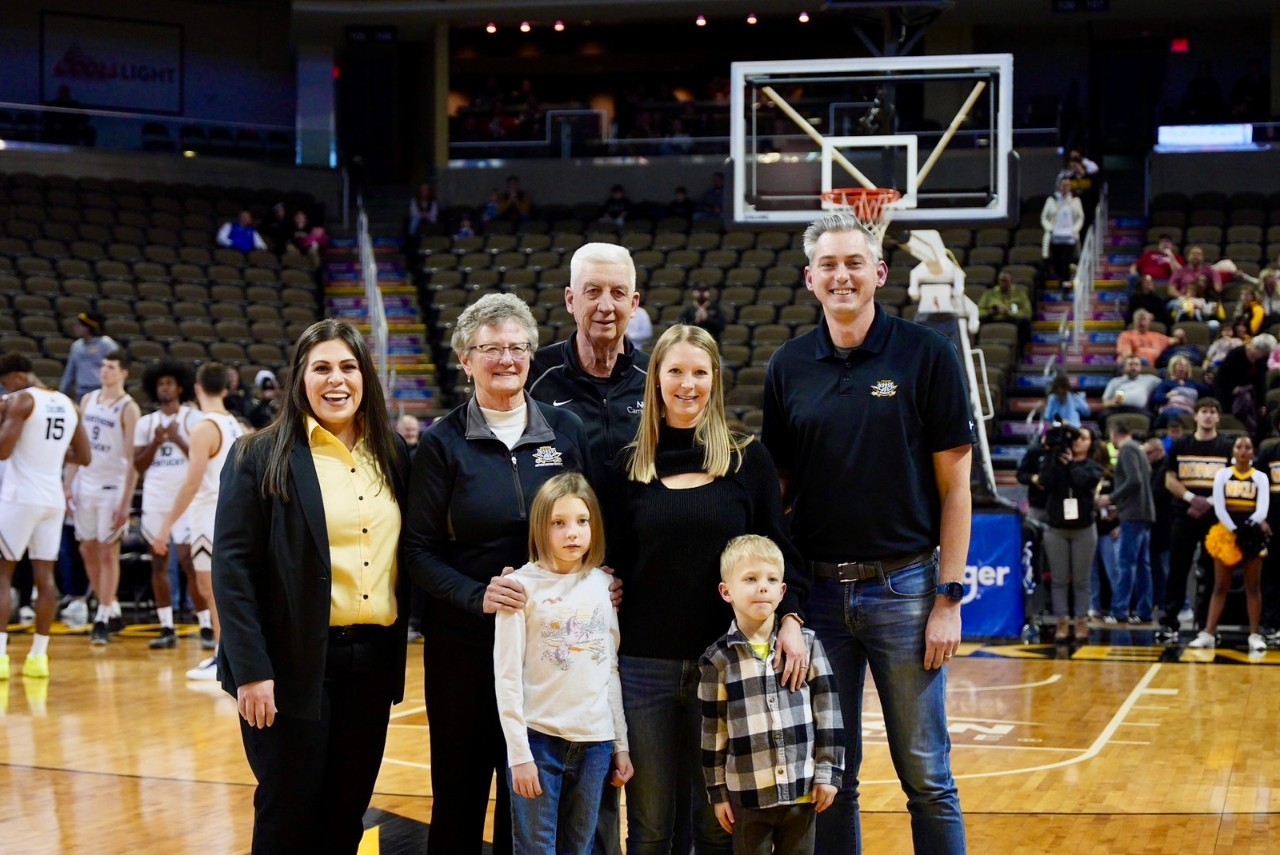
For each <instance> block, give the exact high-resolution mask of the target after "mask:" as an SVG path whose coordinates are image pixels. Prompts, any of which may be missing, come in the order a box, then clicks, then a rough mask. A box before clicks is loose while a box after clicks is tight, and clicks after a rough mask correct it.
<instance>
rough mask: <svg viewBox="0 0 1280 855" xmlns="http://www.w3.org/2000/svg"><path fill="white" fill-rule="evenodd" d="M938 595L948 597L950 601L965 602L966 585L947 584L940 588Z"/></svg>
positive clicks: (957, 583)
mask: <svg viewBox="0 0 1280 855" xmlns="http://www.w3.org/2000/svg"><path fill="white" fill-rule="evenodd" d="M938 594H939V595H941V596H943V597H946V598H947V599H948V600H957V601H959V600H963V599H964V585H961V584H960V583H959V582H947V583H946V584H943V585H939V586H938Z"/></svg>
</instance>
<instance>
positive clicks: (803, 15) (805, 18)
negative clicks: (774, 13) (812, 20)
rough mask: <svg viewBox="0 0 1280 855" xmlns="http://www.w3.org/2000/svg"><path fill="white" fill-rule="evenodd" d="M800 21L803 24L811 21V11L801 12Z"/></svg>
mask: <svg viewBox="0 0 1280 855" xmlns="http://www.w3.org/2000/svg"><path fill="white" fill-rule="evenodd" d="M800 23H802V24H807V23H809V13H808V12H801V13H800Z"/></svg>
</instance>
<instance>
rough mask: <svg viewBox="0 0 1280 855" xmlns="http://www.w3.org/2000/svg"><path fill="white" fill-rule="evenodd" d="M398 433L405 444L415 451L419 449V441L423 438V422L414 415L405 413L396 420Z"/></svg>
mask: <svg viewBox="0 0 1280 855" xmlns="http://www.w3.org/2000/svg"><path fill="white" fill-rule="evenodd" d="M396 433H398V434H400V438H401V439H403V440H404V444H405V445H407V446H409V450H410V451H413V450H414V449H415V448H417V447H418V440H419V439H420V438H421V437H422V421H421V420H420V419H419V418H418V417H417V416H415V415H414V414H413V413H404V414H402V415H401V416H400V418H398V419H396Z"/></svg>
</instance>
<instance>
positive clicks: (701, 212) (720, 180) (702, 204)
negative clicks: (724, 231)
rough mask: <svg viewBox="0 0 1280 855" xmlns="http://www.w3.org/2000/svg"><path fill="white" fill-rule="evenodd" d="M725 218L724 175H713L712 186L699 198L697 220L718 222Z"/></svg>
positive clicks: (695, 216) (720, 173)
mask: <svg viewBox="0 0 1280 855" xmlns="http://www.w3.org/2000/svg"><path fill="white" fill-rule="evenodd" d="M723 216H724V173H723V172H713V173H711V186H710V187H708V188H707V189H706V190H705V191H704V192H703V194H702V195H701V196H699V197H698V209H697V210H696V211H694V214H693V218H694V219H695V220H718V219H720V218H721V217H723Z"/></svg>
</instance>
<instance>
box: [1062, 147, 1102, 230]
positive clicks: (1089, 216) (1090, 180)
mask: <svg viewBox="0 0 1280 855" xmlns="http://www.w3.org/2000/svg"><path fill="white" fill-rule="evenodd" d="M1098 172H1099V168H1098V164H1097V163H1096V162H1094V161H1092V160H1090V159H1089V158H1087V157H1085V156H1084V154H1083V153H1082V152H1081V151H1080V150H1079V149H1074V148H1073V149H1071V150H1070V151H1069V152H1067V157H1066V160H1065V161H1064V164H1063V168H1062V171H1061V172H1059V173H1058V177H1057V178H1056V179H1054V180H1055V181H1062V180H1063V179H1064V178H1065V179H1066V180H1067V181H1070V182H1071V192H1072V194H1074V195H1075V197H1076V198H1077V199H1079V200H1080V205H1081V207H1083V208H1084V228H1083V229H1082V231H1087V230H1088V229H1089V226H1091V225H1093V213H1094V209H1095V208H1097V206H1098V197H1099V194H1100V193H1101V185H1102V177H1101V176H1100V175H1099V174H1098Z"/></svg>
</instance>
